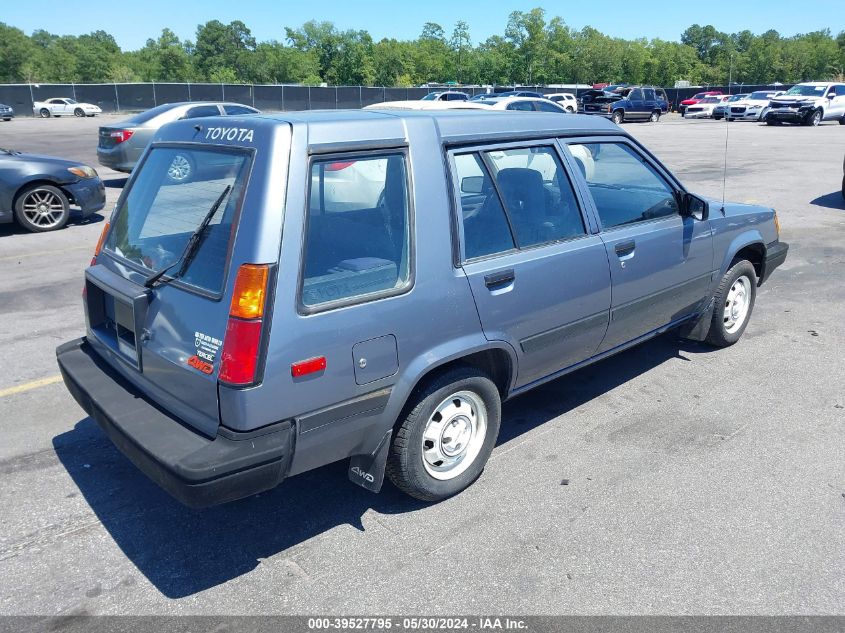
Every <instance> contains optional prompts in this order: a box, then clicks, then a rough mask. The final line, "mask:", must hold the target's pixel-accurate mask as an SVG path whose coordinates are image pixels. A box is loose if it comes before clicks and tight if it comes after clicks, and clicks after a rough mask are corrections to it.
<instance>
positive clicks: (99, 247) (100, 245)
mask: <svg viewBox="0 0 845 633" xmlns="http://www.w3.org/2000/svg"><path fill="white" fill-rule="evenodd" d="M108 232H109V223H108V222H106V225H105V226H104V227H103V232H102V233H100V239H98V240H97V246H95V247H94V257H95V258H96V257H97V255H99V254H100V251H101V250H103V244H104V243H105V241H106V235H107V234H108Z"/></svg>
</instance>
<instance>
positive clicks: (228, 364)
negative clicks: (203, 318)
mask: <svg viewBox="0 0 845 633" xmlns="http://www.w3.org/2000/svg"><path fill="white" fill-rule="evenodd" d="M261 328H262V323H261V319H255V320H253V321H244V320H243V319H236V318H233V317H232V318H229V323H228V324H227V325H226V338H225V339H224V340H223V354H222V356H221V360H220V374H219V378H220V380H221V381H222V382H225V383H228V384H230V385H249V384H252V383H253V382H255V370H256V368H257V367H258V352H259V346H260V344H261Z"/></svg>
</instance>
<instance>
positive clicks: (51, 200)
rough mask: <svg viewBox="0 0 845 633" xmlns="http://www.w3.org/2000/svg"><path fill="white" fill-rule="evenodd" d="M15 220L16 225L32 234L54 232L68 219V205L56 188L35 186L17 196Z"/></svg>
mask: <svg viewBox="0 0 845 633" xmlns="http://www.w3.org/2000/svg"><path fill="white" fill-rule="evenodd" d="M15 218H16V219H17V221H18V224H20V225H21V226H22V227H23V228H25V229H26V230H27V231H31V232H33V233H44V232H46V231H55V230H57V229H60V228H62V227H63V226H64V225H65V224H67V221H68V220H69V219H70V204H69V203H68V199H67V197H66V196H65V194H64V193H62V191H61V189H59V188H58V187H53V186H52V185H35V186H33V187H29V188H28V189H24V191H22V192H21V194H20V195H19V196H18V198H17V200H16V201H15Z"/></svg>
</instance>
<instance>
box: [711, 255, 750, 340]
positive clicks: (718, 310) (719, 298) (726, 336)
mask: <svg viewBox="0 0 845 633" xmlns="http://www.w3.org/2000/svg"><path fill="white" fill-rule="evenodd" d="M742 277H744V278H745V279H746V280H747V281H748V282H749V284H748V287H747V288H746V292H747V293H748V295H750V296H747V297H746V301H747V304H748V310H747V312H746V313H745V316H744V317H743V320H742V322H741V323H740V324H738V327H735V328H731V327H728V325H727V324H726V316H725V314H726V312H727V310H728V308H729V304H730V303H729V294H730V292H731V288H732V287H733V286H734V284H735V283H736V282H737V281H738V280H739V279H740V278H742ZM756 297H757V273H756V272H755V271H754V266H753V265H752V264H751V262H749V261H748V260H747V259H741V260H739V261H735V262H734V263H733V265H732V266H731V267H730V269H729V270H728V272H726V273H725V276H724V277H722V281H721V282H720V283H719V288H718V290H716V295H715V297H714V299H713V301H714V307H713V318H712V321H711V322H710V331H709V332H708V333H707V342H708V343H710V344H711V345H713V346H715V347H728V346H729V345H733V344H734V343H736V342H737V341H738V340H739V339H740V337H741V336H742V333H743V332H745V328H746V326H747V325H748V321H749V320H750V319H751V314H752V312H753V311H754V300H755V299H756Z"/></svg>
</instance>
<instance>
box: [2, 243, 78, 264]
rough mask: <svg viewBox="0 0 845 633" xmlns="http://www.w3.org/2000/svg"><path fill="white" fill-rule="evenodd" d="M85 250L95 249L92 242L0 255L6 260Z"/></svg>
mask: <svg viewBox="0 0 845 633" xmlns="http://www.w3.org/2000/svg"><path fill="white" fill-rule="evenodd" d="M84 250H90V251H93V250H94V247H93V246H91V245H90V244H86V245H84V246H71V247H70V248H63V249H61V250H57V251H40V252H35V253H21V254H20V255H4V256H3V257H0V261H3V260H6V259H20V258H21V257H36V256H37V257H41V256H44V255H58V254H59V253H66V252H68V251H84Z"/></svg>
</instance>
